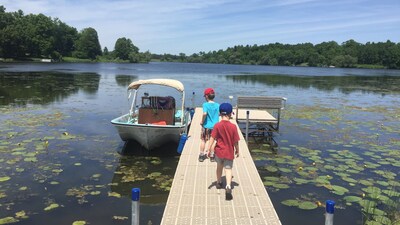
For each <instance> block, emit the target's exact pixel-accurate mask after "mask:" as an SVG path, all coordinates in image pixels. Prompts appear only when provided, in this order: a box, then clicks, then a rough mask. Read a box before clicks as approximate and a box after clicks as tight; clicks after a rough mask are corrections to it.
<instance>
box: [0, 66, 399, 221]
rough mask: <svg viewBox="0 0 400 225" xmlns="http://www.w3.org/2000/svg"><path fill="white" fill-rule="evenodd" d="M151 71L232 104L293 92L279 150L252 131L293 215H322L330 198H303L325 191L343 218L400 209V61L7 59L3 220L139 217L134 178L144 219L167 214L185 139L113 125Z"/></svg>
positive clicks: (279, 205) (0, 170)
mask: <svg viewBox="0 0 400 225" xmlns="http://www.w3.org/2000/svg"><path fill="white" fill-rule="evenodd" d="M147 78H172V79H178V80H180V81H181V82H182V83H183V84H184V85H185V88H186V99H187V106H192V105H194V106H200V105H201V103H202V102H203V98H202V91H203V90H204V88H205V87H213V88H215V90H216V94H217V97H216V101H218V102H228V101H230V99H229V96H233V97H234V98H233V102H232V103H233V104H235V98H236V96H238V95H270V96H284V97H286V98H288V101H287V105H286V108H285V110H284V113H283V119H282V122H281V128H280V130H281V133H280V134H279V135H277V136H276V137H275V140H276V141H277V143H278V149H276V150H275V151H272V150H270V149H269V147H268V145H267V144H266V142H265V141H264V140H262V139H251V140H250V141H251V144H250V148H251V150H252V155H253V158H254V160H255V163H256V165H257V168H258V169H259V172H260V175H261V177H262V179H263V181H264V183H265V185H266V188H267V190H268V193H269V195H270V197H271V198H272V201H273V204H274V206H275V208H276V210H277V212H278V215H279V216H280V219H281V221H282V223H283V224H285V225H286V224H288V225H290V224H299V223H298V221H303V222H302V223H301V224H310V225H312V224H322V223H323V221H324V216H323V214H324V207H318V208H314V207H309V208H312V209H304V208H307V207H308V206H309V205H310V203H314V204H315V205H317V203H318V202H321V203H322V205H323V204H324V202H325V201H326V200H327V199H332V200H335V202H336V204H337V207H336V209H337V210H336V213H335V224H341V225H346V224H348V225H353V224H363V223H364V222H365V221H367V220H369V219H373V220H378V221H380V223H384V222H386V221H387V220H388V219H392V218H396V217H397V218H398V217H399V215H398V211H399V204H398V202H399V198H400V194H399V189H400V182H399V176H398V172H397V171H398V170H399V167H400V164H399V161H400V153H399V152H400V151H399V150H400V134H399V130H400V71H396V70H363V69H337V68H303V67H270V66H238V65H207V64H179V63H151V64H112V63H104V64H24V63H19V64H0V111H1V114H0V115H1V116H0V124H1V128H0V224H2V223H1V221H9V222H13V221H14V222H16V221H19V222H18V223H17V224H72V223H73V222H74V221H87V222H89V223H90V224H130V207H131V201H130V190H131V189H132V187H140V188H141V190H142V199H141V223H143V224H147V223H148V222H149V221H151V222H152V223H153V224H159V223H160V221H161V217H162V214H163V210H164V207H165V202H166V200H167V197H168V188H169V187H170V185H171V183H172V178H173V175H174V173H175V168H176V165H177V162H178V160H179V156H177V155H176V154H175V153H174V152H175V149H176V146H175V145H170V146H166V147H165V148H164V149H160V150H159V151H157V152H155V153H153V154H151V155H149V154H148V153H146V152H145V151H143V149H141V148H140V147H139V146H137V145H136V144H134V143H129V144H128V145H124V143H122V141H121V140H120V139H119V136H118V134H117V132H116V130H115V129H114V127H112V125H111V124H110V120H111V119H112V118H115V117H117V116H119V115H121V114H123V113H125V112H126V111H127V110H128V108H129V105H128V101H127V94H126V87H127V85H128V84H129V83H130V82H132V81H134V80H138V79H147ZM193 94H194V95H193ZM120 153H129V154H120ZM396 202H397V204H395V203H396ZM291 204H292V205H293V206H289V205H291ZM306 206H307V207H306ZM396 212H397V214H396ZM387 224H388V223H387Z"/></svg>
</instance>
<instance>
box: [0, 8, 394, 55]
mask: <svg viewBox="0 0 400 225" xmlns="http://www.w3.org/2000/svg"><path fill="white" fill-rule="evenodd" d="M0 5H4V7H5V8H6V11H7V12H14V11H17V10H19V9H21V10H22V11H23V12H24V13H25V15H26V14H30V13H33V14H39V13H43V14H44V15H46V16H50V17H52V18H59V19H60V20H61V21H62V22H65V23H66V24H68V25H69V26H72V27H75V28H77V29H78V31H80V30H82V29H84V28H87V27H92V28H94V29H96V31H97V33H98V36H99V40H100V44H101V47H102V48H104V47H107V48H108V49H109V50H113V49H114V45H115V42H116V40H117V39H118V38H121V37H125V38H129V39H131V40H132V42H133V44H134V45H136V46H137V47H138V48H139V49H140V51H141V52H143V51H147V50H149V51H150V52H151V53H158V54H163V53H171V54H179V53H185V54H186V55H191V54H193V53H198V52H200V51H203V52H209V51H214V50H215V51H218V50H220V49H222V50H225V49H226V48H228V47H233V46H235V45H254V44H257V45H264V44H269V43H275V42H279V43H283V44H297V43H306V42H310V43H313V44H318V43H321V42H324V41H336V42H338V43H339V44H341V43H342V42H344V41H347V40H350V39H354V40H355V41H357V42H360V43H366V42H368V41H370V42H385V41H386V40H391V41H392V42H396V43H397V42H400V0H379V1H377V0H210V1H209V0H186V1H185V0H90V1H89V0H87V1H85V0H0Z"/></svg>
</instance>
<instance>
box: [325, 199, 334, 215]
mask: <svg viewBox="0 0 400 225" xmlns="http://www.w3.org/2000/svg"><path fill="white" fill-rule="evenodd" d="M326 212H327V213H331V214H333V213H334V212H335V202H334V201H332V200H327V201H326Z"/></svg>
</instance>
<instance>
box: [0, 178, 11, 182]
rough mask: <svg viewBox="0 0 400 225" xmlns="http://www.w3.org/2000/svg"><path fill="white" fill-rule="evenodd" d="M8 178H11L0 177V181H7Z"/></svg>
mask: <svg viewBox="0 0 400 225" xmlns="http://www.w3.org/2000/svg"><path fill="white" fill-rule="evenodd" d="M10 179H11V177H0V182H5V181H8V180H10Z"/></svg>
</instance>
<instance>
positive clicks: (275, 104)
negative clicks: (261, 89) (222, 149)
mask: <svg viewBox="0 0 400 225" xmlns="http://www.w3.org/2000/svg"><path fill="white" fill-rule="evenodd" d="M285 102H286V98H283V97H275V96H238V98H237V105H236V121H237V122H238V123H240V122H246V121H247V112H249V118H248V121H247V122H249V123H261V124H266V125H267V126H268V128H269V129H271V131H273V132H278V131H279V122H280V116H281V110H282V109H283V108H284V106H285Z"/></svg>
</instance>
